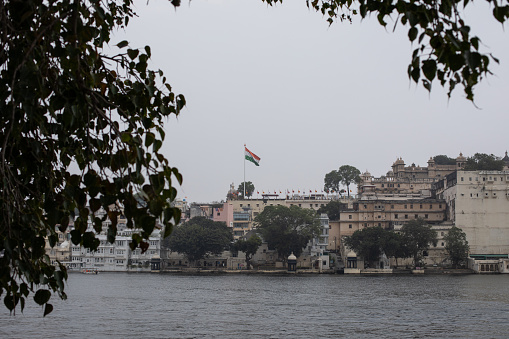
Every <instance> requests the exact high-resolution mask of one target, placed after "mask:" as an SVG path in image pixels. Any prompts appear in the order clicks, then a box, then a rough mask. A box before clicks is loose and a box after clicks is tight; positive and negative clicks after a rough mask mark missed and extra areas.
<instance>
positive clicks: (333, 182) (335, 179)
mask: <svg viewBox="0 0 509 339" xmlns="http://www.w3.org/2000/svg"><path fill="white" fill-rule="evenodd" d="M323 182H324V185H323V190H324V191H326V192H338V193H339V184H340V183H341V177H340V175H339V173H338V171H335V170H334V171H330V172H329V173H327V174H325V178H324V179H323Z"/></svg>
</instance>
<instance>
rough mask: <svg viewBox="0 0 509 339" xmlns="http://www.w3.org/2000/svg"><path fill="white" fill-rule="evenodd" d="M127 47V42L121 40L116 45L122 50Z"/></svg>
mask: <svg viewBox="0 0 509 339" xmlns="http://www.w3.org/2000/svg"><path fill="white" fill-rule="evenodd" d="M127 45H129V42H128V41H127V40H123V41H120V42H119V43H118V44H117V47H118V48H124V47H127Z"/></svg>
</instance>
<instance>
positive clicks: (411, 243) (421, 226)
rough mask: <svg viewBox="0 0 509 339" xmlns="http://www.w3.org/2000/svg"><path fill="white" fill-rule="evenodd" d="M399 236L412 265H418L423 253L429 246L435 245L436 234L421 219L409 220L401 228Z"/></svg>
mask: <svg viewBox="0 0 509 339" xmlns="http://www.w3.org/2000/svg"><path fill="white" fill-rule="evenodd" d="M401 234H402V236H403V238H404V242H405V244H406V246H407V250H408V253H409V254H410V256H411V257H412V258H413V259H414V265H418V264H419V262H420V260H421V258H422V255H423V252H424V251H426V250H428V249H429V247H430V245H433V246H436V245H437V242H438V240H437V232H436V231H435V230H433V229H432V227H431V225H428V224H426V222H425V221H424V220H423V219H416V220H410V221H409V222H407V223H406V224H405V225H403V227H402V228H401Z"/></svg>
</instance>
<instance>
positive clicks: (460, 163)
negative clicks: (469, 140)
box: [456, 152, 467, 169]
mask: <svg viewBox="0 0 509 339" xmlns="http://www.w3.org/2000/svg"><path fill="white" fill-rule="evenodd" d="M466 162H467V158H465V157H464V156H463V153H461V152H460V156H459V157H457V158H456V169H462V168H463V166H465V163H466Z"/></svg>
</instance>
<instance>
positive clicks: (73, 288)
mask: <svg viewBox="0 0 509 339" xmlns="http://www.w3.org/2000/svg"><path fill="white" fill-rule="evenodd" d="M508 279H509V276H505V275H490V276H480V275H466V276H418V277H416V276H381V277H359V276H352V277H351V276H344V275H314V276H287V275H284V276H267V275H249V276H247V275H210V276H188V275H169V274H127V273H103V274H99V275H81V274H71V275H70V277H69V284H68V286H67V294H68V295H69V299H68V300H67V301H59V300H54V301H53V304H54V306H55V310H54V311H53V313H52V314H51V315H50V316H48V317H46V318H42V310H41V309H40V308H39V307H37V306H35V305H34V303H33V302H30V303H29V305H28V306H27V309H26V310H25V312H24V314H21V313H18V314H17V315H16V316H15V317H11V316H9V314H8V311H6V310H5V309H1V308H0V337H2V338H26V337H28V336H35V337H44V338H50V337H64V336H65V337H68V338H85V337H87V338H89V337H92V338H100V337H115V338H125V337H143V338H203V337H221V338H239V337H246V338H248V337H263V338H283V337H285V338H315V337H316V338H318V337H322V338H338V337H343V338H355V337H385V338H427V337H440V338H506V337H508V336H509V293H508V292H509V288H508V282H509V280H508Z"/></svg>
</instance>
